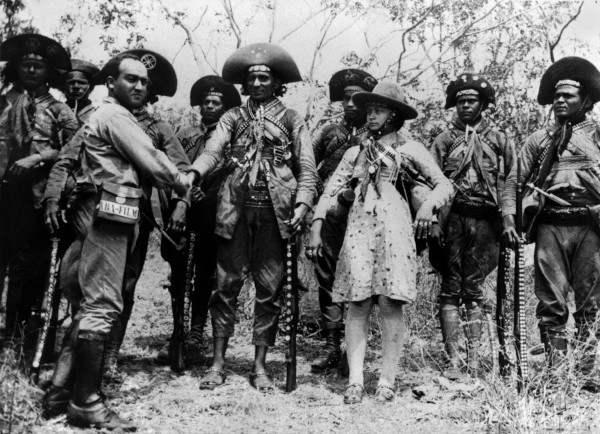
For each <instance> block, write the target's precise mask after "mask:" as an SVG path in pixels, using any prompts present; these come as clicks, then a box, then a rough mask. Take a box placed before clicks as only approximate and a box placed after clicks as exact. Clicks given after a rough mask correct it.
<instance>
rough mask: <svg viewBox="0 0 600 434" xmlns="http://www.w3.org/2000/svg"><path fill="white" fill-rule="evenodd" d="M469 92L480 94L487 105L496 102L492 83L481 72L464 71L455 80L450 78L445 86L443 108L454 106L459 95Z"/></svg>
mask: <svg viewBox="0 0 600 434" xmlns="http://www.w3.org/2000/svg"><path fill="white" fill-rule="evenodd" d="M469 94H471V95H478V96H480V97H481V98H483V99H484V100H485V101H486V102H487V103H488V105H489V104H496V90H495V89H494V87H493V86H492V84H491V83H490V82H489V81H488V80H487V79H486V78H485V77H484V76H483V75H481V74H473V73H469V72H466V73H463V74H459V76H458V77H457V78H456V80H452V81H451V82H450V84H449V85H448V87H447V88H446V105H445V107H444V109H446V110H448V109H449V108H451V107H454V106H456V99H457V98H458V97H459V96H462V95H469Z"/></svg>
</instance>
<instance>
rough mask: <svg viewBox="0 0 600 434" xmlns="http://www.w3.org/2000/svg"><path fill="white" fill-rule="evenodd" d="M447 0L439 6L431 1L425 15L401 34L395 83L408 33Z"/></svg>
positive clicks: (398, 74)
mask: <svg viewBox="0 0 600 434" xmlns="http://www.w3.org/2000/svg"><path fill="white" fill-rule="evenodd" d="M446 2H447V0H444V1H442V2H441V3H440V4H439V5H436V4H434V3H433V1H432V2H431V6H430V7H429V8H427V10H426V11H425V13H424V14H423V15H422V16H421V17H420V18H419V19H418V20H417V21H415V23H414V24H413V25H412V26H410V27H409V28H408V29H406V30H405V31H404V32H402V50H401V51H400V54H399V55H398V62H397V63H398V72H397V73H396V82H398V81H400V75H401V72H400V71H401V69H402V68H401V67H402V57H403V56H404V53H406V37H407V36H408V34H409V33H410V32H412V31H413V30H414V29H416V28H417V27H419V26H420V25H421V24H422V23H423V21H425V20H426V19H427V17H428V16H429V14H430V13H431V12H433V10H434V9H436V8H437V7H439V6H442V5H443V4H444V3H446Z"/></svg>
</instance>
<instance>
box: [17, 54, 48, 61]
mask: <svg viewBox="0 0 600 434" xmlns="http://www.w3.org/2000/svg"><path fill="white" fill-rule="evenodd" d="M21 60H43V61H45V60H46V58H45V57H43V56H40V55H39V54H35V53H27V54H25V55H23V56H21Z"/></svg>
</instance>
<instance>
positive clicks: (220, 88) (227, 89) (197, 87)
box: [190, 75, 242, 110]
mask: <svg viewBox="0 0 600 434" xmlns="http://www.w3.org/2000/svg"><path fill="white" fill-rule="evenodd" d="M210 94H220V96H221V100H222V101H223V105H224V106H225V110H229V109H230V108H233V107H238V106H240V105H241V104H242V98H241V97H240V94H239V92H238V91H237V89H236V88H235V86H234V85H233V84H230V83H226V82H225V80H223V79H222V78H221V77H219V76H218V75H207V76H204V77H202V78H201V79H199V80H197V81H196V82H195V83H194V85H193V86H192V90H191V91H190V105H191V106H192V107H194V106H197V105H202V102H203V101H204V98H205V97H206V96H207V95H210Z"/></svg>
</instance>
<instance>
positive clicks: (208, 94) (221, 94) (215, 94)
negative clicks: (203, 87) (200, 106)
mask: <svg viewBox="0 0 600 434" xmlns="http://www.w3.org/2000/svg"><path fill="white" fill-rule="evenodd" d="M204 96H205V97H207V96H218V97H219V98H223V93H221V92H215V91H212V90H211V91H209V92H205V93H204Z"/></svg>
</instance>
